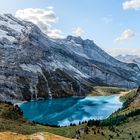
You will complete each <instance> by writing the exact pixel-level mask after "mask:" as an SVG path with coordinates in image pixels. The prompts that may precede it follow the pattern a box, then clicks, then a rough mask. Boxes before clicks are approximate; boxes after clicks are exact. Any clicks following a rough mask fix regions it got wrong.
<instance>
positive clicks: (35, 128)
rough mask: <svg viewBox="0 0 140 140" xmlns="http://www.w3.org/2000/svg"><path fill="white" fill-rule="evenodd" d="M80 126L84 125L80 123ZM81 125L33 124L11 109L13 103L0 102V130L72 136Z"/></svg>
mask: <svg viewBox="0 0 140 140" xmlns="http://www.w3.org/2000/svg"><path fill="white" fill-rule="evenodd" d="M81 126H85V124H82V125H81ZM81 126H69V127H50V126H44V125H39V124H34V123H32V122H29V121H27V120H25V119H24V118H23V116H22V115H20V114H18V112H16V111H14V110H13V105H8V104H5V103H0V131H1V132H5V131H11V132H16V133H20V134H33V133H37V132H50V133H53V134H57V135H60V136H65V137H69V138H72V137H74V135H75V133H76V130H77V129H79V128H80V127H81Z"/></svg>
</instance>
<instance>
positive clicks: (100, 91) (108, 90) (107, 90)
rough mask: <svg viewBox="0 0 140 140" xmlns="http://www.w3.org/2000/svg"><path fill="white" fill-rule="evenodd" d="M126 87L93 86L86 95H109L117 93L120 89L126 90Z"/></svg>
mask: <svg viewBox="0 0 140 140" xmlns="http://www.w3.org/2000/svg"><path fill="white" fill-rule="evenodd" d="M126 90H127V89H124V88H118V87H101V86H96V87H94V88H93V90H92V92H90V93H89V94H88V96H109V95H113V94H119V93H120V92H122V91H126Z"/></svg>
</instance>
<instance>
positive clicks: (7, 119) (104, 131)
mask: <svg viewBox="0 0 140 140" xmlns="http://www.w3.org/2000/svg"><path fill="white" fill-rule="evenodd" d="M121 91H126V89H119V88H116V87H95V88H94V92H93V93H92V94H93V95H92V94H91V95H90V96H95V93H96V94H98V95H112V94H118V93H120V92H121ZM138 96H139V95H138V94H137V93H136V90H132V91H130V92H128V94H126V95H125V96H122V97H121V100H122V101H123V102H124V106H123V108H122V109H120V110H118V111H116V112H115V113H113V114H112V115H111V116H110V117H109V118H108V119H106V120H103V122H104V123H106V124H107V125H103V124H102V125H100V126H99V127H95V126H93V127H88V128H89V132H88V134H85V133H84V134H83V135H81V137H80V139H81V140H85V139H86V140H93V138H94V139H96V140H109V139H116V140H119V139H127V140H132V139H133V138H134V139H135V140H137V139H139V138H138V137H140V134H139V132H140V114H137V115H135V114H134V113H135V112H136V111H137V110H138V109H140V108H139V107H140V106H139V105H140V102H138V104H132V103H133V102H134V101H135V100H136V99H137V97H138ZM133 112H134V113H133ZM129 113H132V114H130V115H127V114H129ZM136 113H137V112H136ZM124 116H125V119H124V118H123V117H124ZM121 119H122V120H121ZM116 121H118V123H116ZM114 122H115V123H114ZM85 127H87V124H82V125H79V126H69V127H50V126H44V125H39V124H34V123H32V122H29V121H27V120H25V119H24V118H23V116H22V115H21V114H20V113H19V112H18V111H15V110H14V109H13V105H9V104H6V103H0V131H1V132H5V131H11V132H16V133H20V134H33V133H37V132H50V133H53V134H57V135H61V136H64V137H69V138H72V137H74V136H75V134H76V131H77V130H78V129H79V128H85ZM98 132H99V133H98ZM95 133H96V134H95ZM112 137H113V138H112Z"/></svg>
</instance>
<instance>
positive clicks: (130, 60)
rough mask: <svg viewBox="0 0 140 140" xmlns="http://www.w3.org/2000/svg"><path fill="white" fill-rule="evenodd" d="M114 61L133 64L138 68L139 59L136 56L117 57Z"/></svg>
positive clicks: (139, 64)
mask: <svg viewBox="0 0 140 140" xmlns="http://www.w3.org/2000/svg"><path fill="white" fill-rule="evenodd" d="M116 59H118V60H120V61H122V62H125V63H135V64H137V65H138V66H139V67H140V57H139V56H138V55H118V56H117V57H116Z"/></svg>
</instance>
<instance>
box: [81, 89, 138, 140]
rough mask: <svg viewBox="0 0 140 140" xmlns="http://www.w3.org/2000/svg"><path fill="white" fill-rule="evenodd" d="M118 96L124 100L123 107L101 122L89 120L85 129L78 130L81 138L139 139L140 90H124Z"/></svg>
mask: <svg viewBox="0 0 140 140" xmlns="http://www.w3.org/2000/svg"><path fill="white" fill-rule="evenodd" d="M120 98H121V100H123V101H124V105H123V108H121V109H120V110H118V111H117V112H115V113H113V114H112V115H111V116H110V117H109V118H107V119H106V120H103V121H101V122H96V121H89V122H88V124H87V126H86V127H85V128H84V130H86V131H85V132H84V133H83V132H81V131H80V135H81V136H80V139H81V140H84V139H87V140H92V139H93V138H95V139H96V140H101V139H102V140H108V139H116V140H119V139H126V140H138V139H140V133H139V132H140V92H139V90H138V91H136V90H131V91H126V92H123V93H122V94H121V95H120ZM78 132H79V131H78Z"/></svg>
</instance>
